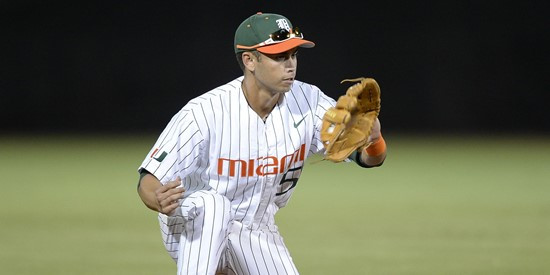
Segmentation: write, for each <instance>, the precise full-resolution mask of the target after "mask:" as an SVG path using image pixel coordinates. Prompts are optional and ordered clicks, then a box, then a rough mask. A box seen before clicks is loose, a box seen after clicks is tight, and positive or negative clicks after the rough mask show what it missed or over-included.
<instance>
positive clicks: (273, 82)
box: [254, 48, 298, 93]
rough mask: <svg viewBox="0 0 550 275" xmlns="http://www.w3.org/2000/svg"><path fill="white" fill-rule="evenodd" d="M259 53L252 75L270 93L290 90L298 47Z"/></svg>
mask: <svg viewBox="0 0 550 275" xmlns="http://www.w3.org/2000/svg"><path fill="white" fill-rule="evenodd" d="M260 54H261V58H260V61H259V62H258V64H257V66H256V68H255V71H254V76H255V77H256V80H257V81H259V82H260V83H262V85H263V86H264V87H265V88H266V89H268V90H270V91H271V92H272V93H285V92H288V91H289V90H290V87H291V86H292V83H293V82H294V79H295V77H296V68H297V66H298V58H297V56H298V49H297V48H294V49H292V50H289V51H286V52H283V53H279V54H262V53H260Z"/></svg>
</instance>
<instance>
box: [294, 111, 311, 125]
mask: <svg viewBox="0 0 550 275" xmlns="http://www.w3.org/2000/svg"><path fill="white" fill-rule="evenodd" d="M307 115H309V114H306V115H305V116H304V117H302V119H300V121H298V123H296V122H294V128H298V126H300V124H301V123H302V121H304V119H306V117H307Z"/></svg>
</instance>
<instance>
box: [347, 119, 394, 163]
mask: <svg viewBox="0 0 550 275" xmlns="http://www.w3.org/2000/svg"><path fill="white" fill-rule="evenodd" d="M380 129H381V126H380V120H378V118H376V120H375V122H374V125H373V127H372V131H371V134H370V136H369V139H368V142H369V143H370V142H372V144H371V145H370V146H369V147H367V149H364V150H361V149H360V150H358V151H356V152H354V153H353V154H351V155H350V159H352V160H354V161H355V162H356V163H357V164H359V165H360V166H362V167H366V168H371V167H378V166H381V165H382V164H383V163H384V160H385V159H386V141H385V140H384V138H383V137H382V132H381V131H380Z"/></svg>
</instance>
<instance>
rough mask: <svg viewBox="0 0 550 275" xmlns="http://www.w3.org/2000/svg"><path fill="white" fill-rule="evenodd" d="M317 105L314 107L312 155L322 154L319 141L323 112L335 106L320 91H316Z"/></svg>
mask: <svg viewBox="0 0 550 275" xmlns="http://www.w3.org/2000/svg"><path fill="white" fill-rule="evenodd" d="M317 91H318V93H317V105H316V107H315V119H314V123H315V132H314V134H313V140H312V142H311V150H312V152H313V153H314V154H318V153H322V152H324V150H325V148H324V146H323V142H322V141H321V127H322V126H323V116H324V115H325V112H326V111H327V110H328V109H329V108H330V107H334V106H335V105H336V101H335V100H334V99H333V98H331V97H329V96H327V95H326V94H324V93H323V92H322V91H321V90H317Z"/></svg>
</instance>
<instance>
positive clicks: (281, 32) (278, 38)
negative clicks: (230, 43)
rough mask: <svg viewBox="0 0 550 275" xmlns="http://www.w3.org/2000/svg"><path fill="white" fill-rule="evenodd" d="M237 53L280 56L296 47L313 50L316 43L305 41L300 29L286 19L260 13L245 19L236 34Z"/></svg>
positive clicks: (276, 15) (280, 16) (277, 15)
mask: <svg viewBox="0 0 550 275" xmlns="http://www.w3.org/2000/svg"><path fill="white" fill-rule="evenodd" d="M234 46H235V53H240V52H245V51H252V50H256V51H259V52H261V53H265V54H278V53H282V52H286V51H288V50H290V49H293V48H295V47H304V48H312V47H314V46H315V43H313V42H311V41H308V40H305V39H304V36H303V34H302V33H301V32H300V30H299V28H297V27H293V26H292V23H290V20H288V19H287V18H286V17H284V16H282V15H279V14H274V13H261V12H258V13H256V14H254V15H252V16H250V17H248V18H247V19H245V20H244V21H243V22H242V23H241V25H239V27H238V28H237V31H236V32H235V45H234Z"/></svg>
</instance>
